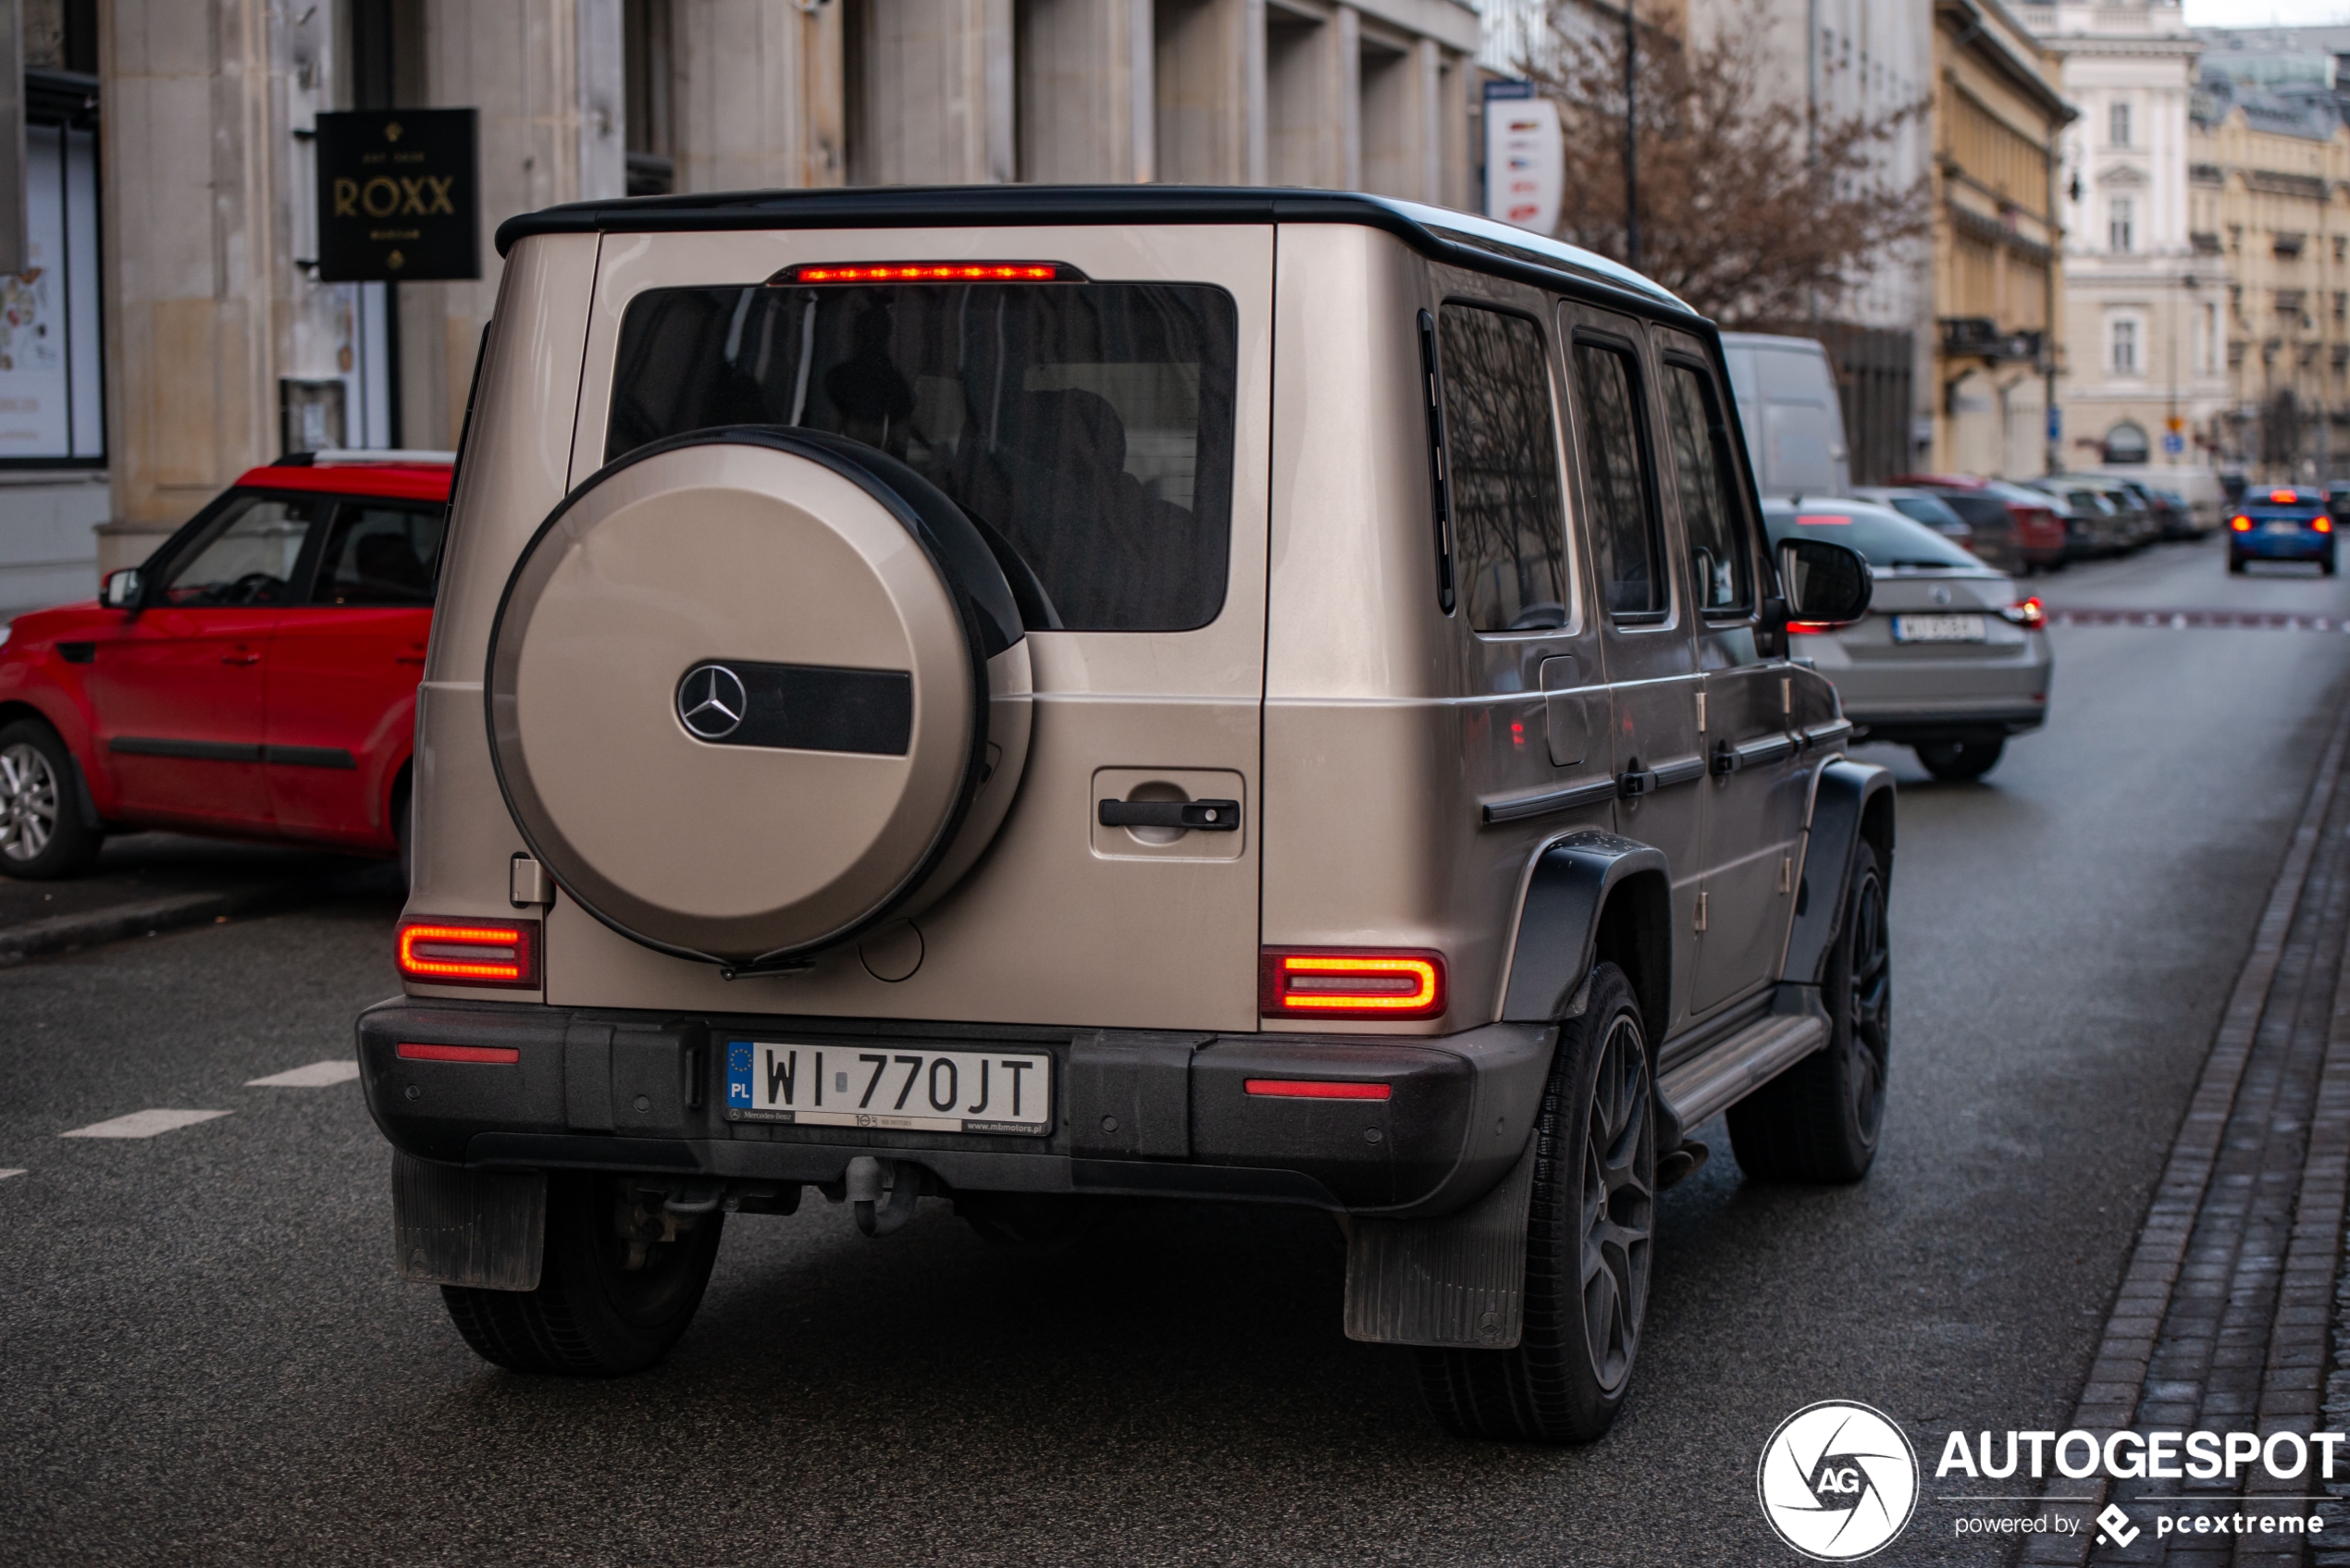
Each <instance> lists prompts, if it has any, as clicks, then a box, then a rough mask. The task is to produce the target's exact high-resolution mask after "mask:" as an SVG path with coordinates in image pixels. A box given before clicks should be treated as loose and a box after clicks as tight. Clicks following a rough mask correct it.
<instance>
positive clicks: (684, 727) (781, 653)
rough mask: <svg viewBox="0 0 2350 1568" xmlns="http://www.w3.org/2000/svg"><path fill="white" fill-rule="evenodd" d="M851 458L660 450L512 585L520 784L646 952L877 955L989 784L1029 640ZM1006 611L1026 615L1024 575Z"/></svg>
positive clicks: (596, 898) (499, 714)
mask: <svg viewBox="0 0 2350 1568" xmlns="http://www.w3.org/2000/svg"><path fill="white" fill-rule="evenodd" d="M845 444H846V443H838V442H834V441H828V440H825V439H823V438H813V439H810V438H803V437H800V436H798V434H796V433H795V432H792V431H789V430H761V431H755V432H754V431H743V430H730V431H715V432H705V433H702V434H699V435H696V436H688V437H681V438H675V439H674V440H670V441H665V442H662V443H658V444H657V445H655V446H652V447H649V448H646V449H643V450H641V451H638V452H636V453H633V454H631V455H629V456H627V457H625V458H623V459H621V460H619V461H618V462H616V463H613V464H612V465H611V466H610V467H608V468H606V469H604V470H602V471H601V472H600V473H599V474H597V475H594V476H593V477H591V478H590V479H589V480H588V481H587V483H586V484H584V485H582V486H581V487H580V488H578V489H577V490H575V491H574V492H573V493H572V495H571V496H570V497H568V498H567V499H566V500H564V502H563V504H562V505H561V506H559V507H557V508H556V510H555V512H554V513H553V515H551V516H550V517H549V518H548V520H547V521H546V523H545V524H544V525H541V526H540V528H539V530H538V534H537V535H536V536H535V537H533V538H532V539H531V542H530V544H529V545H528V546H527V547H526V549H524V551H523V554H522V557H521V559H520V560H519V561H518V562H516V563H515V567H514V571H513V576H512V577H511V578H510V579H509V580H508V582H507V585H506V591H505V595H504V597H503V599H501V602H500V605H499V611H498V618H497V621H496V623H495V624H494V625H493V626H492V628H491V632H490V643H489V668H488V671H487V680H486V683H485V692H484V696H485V700H486V706H487V709H488V718H489V743H490V753H491V758H492V760H493V763H494V764H495V767H496V770H497V774H498V781H499V786H500V788H501V790H502V791H503V793H504V795H505V797H506V802H507V805H508V807H509V808H510V809H512V811H513V816H514V820H515V821H516V823H517V824H518V825H519V826H520V828H521V829H522V832H523V836H524V838H525V840H526V842H527V843H528V845H529V846H530V848H531V850H532V852H533V853H534V854H536V855H537V856H538V858H540V859H541V860H542V861H543V862H544V863H545V864H546V865H547V867H548V869H549V870H550V871H552V872H553V874H554V877H555V880H556V882H557V883H559V884H560V885H561V886H562V888H563V891H564V892H565V893H567V894H568V895H571V896H572V897H573V898H574V899H575V900H576V901H577V902H578V903H579V904H580V905H581V906H582V907H585V908H587V910H588V911H589V912H590V913H592V914H593V915H595V916H596V918H597V919H599V920H602V921H603V922H604V923H605V924H607V925H609V926H612V928H613V929H615V930H617V931H619V932H623V933H624V934H625V935H627V936H630V937H633V938H634V939H636V940H637V941H638V942H641V943H644V944H645V945H648V946H651V947H656V948H659V949H662V951H665V952H671V953H675V954H678V955H680V956H685V957H699V958H706V959H711V960H712V961H716V962H721V963H725V964H730V965H743V964H748V963H754V962H758V961H761V960H767V961H773V960H775V959H778V958H782V957H788V956H790V955H792V954H795V953H799V952H804V951H807V950H810V949H813V948H817V947H821V946H824V945H829V944H831V943H835V942H838V941H840V940H842V939H844V938H846V937H847V936H849V935H852V934H854V933H855V932H858V931H860V930H861V929H863V928H865V927H867V926H869V925H871V924H872V923H873V922H874V921H876V920H880V919H882V918H884V916H886V915H887V914H888V913H889V911H890V909H891V908H892V907H893V906H894V905H895V904H897V902H898V901H900V900H901V899H902V898H903V897H904V896H905V895H907V894H908V893H909V892H911V891H913V890H914V889H915V888H917V887H918V886H919V885H920V884H921V882H922V881H923V879H924V877H925V876H926V875H928V873H929V872H930V870H932V868H933V867H934V864H935V862H936V860H937V858H939V857H940V856H941V855H942V854H944V853H945V851H946V847H947V845H948V841H949V839H950V838H951V837H952V836H953V834H954V832H955V829H956V827H957V826H958V824H959V821H960V820H961V818H962V815H963V812H964V810H965V809H966V808H967V807H968V806H969V803H970V800H971V795H972V794H973V793H974V791H975V790H976V788H977V787H978V784H979V783H980V781H981V779H982V777H983V765H982V764H983V756H984V752H985V749H986V746H987V739H988V736H987V675H986V662H985V661H986V658H987V655H988V653H989V652H990V651H991V650H990V649H989V648H987V647H986V646H985V645H986V643H988V642H990V641H1001V640H1002V637H1003V636H1004V633H1003V630H1002V628H1001V627H1000V625H999V624H998V623H996V620H995V619H994V618H993V617H991V616H988V615H985V614H983V613H980V612H979V607H976V606H975V604H974V602H973V595H972V594H971V591H970V590H969V588H968V586H966V585H963V584H960V583H959V582H958V581H957V580H956V579H955V576H954V575H953V573H952V572H950V569H949V568H948V567H947V566H946V565H945V564H943V563H942V559H943V557H944V556H946V555H949V554H951V555H953V556H954V557H955V558H956V559H957V561H958V562H960V564H959V566H957V567H956V568H955V569H954V570H955V571H959V572H963V573H966V574H967V573H968V572H969V571H970V562H969V557H970V555H971V551H969V550H968V549H954V550H951V551H942V550H941V549H938V548H937V541H936V540H935V539H934V538H933V537H931V535H932V528H931V525H927V524H925V522H924V521H923V519H922V517H921V514H920V513H919V512H918V511H917V509H916V508H915V507H914V506H913V505H911V504H909V501H908V500H907V499H906V498H905V497H904V496H902V495H900V494H898V493H897V489H895V488H892V487H891V486H890V485H889V484H887V483H885V482H884V481H883V480H882V479H881V478H880V477H878V476H877V475H876V473H875V472H874V470H873V469H872V468H869V467H867V466H866V465H864V464H862V463H857V462H855V461H853V460H852V459H851V458H850V457H847V456H844V455H843V453H842V451H840V450H839V449H840V447H841V446H843V445H845ZM876 455H878V454H876ZM925 499H926V500H929V501H930V502H931V503H933V504H932V508H931V509H932V510H934V504H935V502H936V501H937V500H943V499H944V498H943V497H935V496H934V497H929V498H925ZM952 521H953V522H954V523H956V524H959V525H962V526H963V527H965V528H968V527H969V526H970V525H969V522H968V520H967V519H965V518H963V517H962V516H961V515H960V514H959V513H956V514H955V515H954V517H953V519H952ZM978 554H979V556H980V557H981V558H983V560H984V561H985V562H986V566H985V568H984V569H988V570H993V569H994V562H993V560H992V558H988V557H986V556H985V551H984V550H983V549H981V550H980V551H979V552H978ZM980 597H981V599H984V600H986V601H990V602H993V601H995V600H997V599H1000V601H1001V602H1002V603H1003V604H1004V605H1007V606H1008V605H1009V604H1010V602H1011V599H1010V590H1009V588H1008V586H1006V585H1005V584H1004V583H1003V582H1002V581H1001V578H1000V575H999V576H998V577H997V579H996V582H994V583H993V584H990V585H983V590H982V593H981V596H980ZM1010 636H1012V637H1014V638H1017V637H1018V636H1019V626H1018V623H1017V621H1014V622H1013V623H1012V624H1011V626H1010Z"/></svg>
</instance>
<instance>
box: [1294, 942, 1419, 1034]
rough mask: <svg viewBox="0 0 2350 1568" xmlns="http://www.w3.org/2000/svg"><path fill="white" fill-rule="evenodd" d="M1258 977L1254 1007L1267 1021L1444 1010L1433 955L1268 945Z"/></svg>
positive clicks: (1411, 951)
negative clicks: (1260, 980)
mask: <svg viewBox="0 0 2350 1568" xmlns="http://www.w3.org/2000/svg"><path fill="white" fill-rule="evenodd" d="M1260 973H1261V976H1262V982H1261V985H1260V988H1259V994H1258V1006H1259V1010H1260V1011H1261V1012H1263V1014H1264V1015H1265V1016H1266V1017H1267V1018H1268V1019H1273V1018H1321V1019H1432V1018H1434V1017H1436V1016H1437V1015H1438V1014H1440V1013H1441V1012H1442V1011H1443V1010H1444V958H1443V956H1442V955H1441V954H1438V953H1429V952H1424V951H1419V950H1414V949H1404V950H1386V949H1379V950H1372V949H1365V948H1345V947H1338V948H1303V947H1268V948H1266V949H1265V956H1264V967H1263V969H1262V970H1261V971H1260Z"/></svg>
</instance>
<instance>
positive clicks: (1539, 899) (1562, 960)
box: [1502, 833, 1673, 1047]
mask: <svg viewBox="0 0 2350 1568" xmlns="http://www.w3.org/2000/svg"><path fill="white" fill-rule="evenodd" d="M1623 897H1629V898H1631V899H1633V900H1635V901H1636V903H1635V908H1634V916H1633V918H1634V922H1635V930H1636V932H1638V934H1639V943H1640V947H1641V953H1640V964H1639V969H1640V972H1639V974H1637V975H1634V976H1633V977H1632V985H1633V989H1634V990H1635V991H1637V992H1639V997H1640V1011H1641V1013H1642V1015H1643V1020H1644V1021H1645V1022H1646V1023H1647V1025H1648V1031H1649V1039H1650V1041H1651V1043H1652V1047H1653V1045H1656V1044H1662V1043H1664V1026H1665V1024H1666V1023H1667V1022H1668V1021H1669V1019H1670V1016H1671V1012H1672V1006H1673V938H1672V925H1673V914H1672V909H1673V883H1672V874H1671V868H1670V867H1669V866H1667V864H1666V863H1665V859H1664V851H1663V850H1661V849H1658V848H1656V847H1655V846H1652V845H1646V844H1641V843H1639V842H1638V841H1637V840H1634V839H1628V838H1618V837H1617V836H1616V835H1615V834H1614V833H1570V834H1568V835H1567V836H1566V837H1565V838H1562V839H1557V840H1554V841H1552V843H1550V844H1547V845H1545V846H1543V847H1542V849H1541V852H1540V854H1539V855H1538V856H1537V857H1536V858H1535V861H1534V867H1533V870H1532V871H1531V872H1530V873H1529V874H1528V876H1527V883H1526V896H1525V898H1524V899H1523V900H1522V901H1521V902H1520V904H1519V907H1518V918H1517V932H1516V936H1515V941H1514V943H1513V945H1512V948H1511V953H1510V969H1509V982H1508V985H1507V987H1506V988H1505V989H1504V991H1503V996H1502V1019H1503V1022H1507V1023H1555V1022H1556V1021H1558V1020H1559V1019H1565V1018H1573V1017H1575V1016H1576V1013H1577V1010H1578V1009H1579V1008H1580V1006H1582V1000H1583V983H1584V982H1585V981H1586V980H1587V979H1588V978H1589V975H1590V973H1591V966H1592V964H1593V963H1594V962H1595V961H1596V960H1597V957H1598V953H1599V939H1600V926H1601V921H1602V918H1603V917H1604V916H1605V914H1606V912H1607V909H1608V906H1609V904H1610V902H1611V900H1613V899H1616V898H1623Z"/></svg>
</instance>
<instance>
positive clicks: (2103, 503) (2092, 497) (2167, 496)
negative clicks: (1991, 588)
mask: <svg viewBox="0 0 2350 1568" xmlns="http://www.w3.org/2000/svg"><path fill="white" fill-rule="evenodd" d="M1894 485H1895V487H1896V488H1891V489H1881V490H1879V489H1870V490H1862V491H1861V492H1860V494H1861V495H1862V496H1864V497H1866V498H1868V499H1870V500H1881V501H1883V502H1885V503H1886V504H1887V505H1891V506H1894V507H1895V508H1897V509H1898V510H1899V511H1901V512H1903V513H1904V514H1905V515H1908V516H1911V517H1915V518H1918V519H1919V521H1921V522H1924V523H1926V524H1927V525H1929V526H1936V519H1935V518H1934V517H1932V516H1929V515H1927V514H1926V510H1925V507H1924V504H1923V502H1924V500H1929V499H1930V500H1940V501H1942V502H1943V503H1944V504H1946V505H1947V506H1948V508H1949V509H1950V510H1951V511H1953V512H1957V513H1958V515H1959V517H1960V521H1962V522H1964V523H1965V524H1967V525H1968V527H1969V530H1970V533H1969V535H1967V536H1963V537H1961V536H1957V535H1952V534H1950V532H1949V530H1948V528H1947V527H1942V528H1940V529H1939V531H1941V532H1942V533H1944V534H1945V535H1946V536H1947V537H1955V538H1958V540H1959V542H1960V544H1961V545H1963V546H1964V547H1965V548H1966V549H1969V550H1971V551H1972V552H1973V553H1974V554H1975V555H1976V556H1978V557H1980V558H1981V559H1982V560H1983V562H1985V564H1986V565H1990V566H1993V567H1996V568H1997V569H1998V570H2000V571H2003V572H2009V573H2012V574H2017V575H2023V574H2028V573H2031V572H2035V571H2048V572H2054V571H2061V570H2062V569H2063V568H2064V567H2065V565H2066V564H2067V563H2069V562H2074V561H2090V560H2096V559H2098V558H2100V557H2105V556H2113V555H2124V554H2127V553H2129V552H2130V551H2132V550H2135V549H2143V548H2144V547H2146V545H2149V544H2152V543H2154V542H2155V541H2157V540H2158V539H2195V538H2200V537H2203V535H2204V534H2205V533H2206V532H2208V530H2207V529H2206V528H2205V527H2204V526H2203V525H2202V524H2201V523H2200V522H2199V521H2198V520H2197V519H2196V516H2195V510H2194V508H2193V507H2191V506H2190V505H2189V504H2188V502H2187V500H2186V498H2185V497H2184V496H2183V495H2182V494H2181V493H2179V492H2178V491H2176V490H2171V489H2166V488H2162V487H2160V486H2156V485H2148V484H2146V483H2145V482H2144V481H2141V480H2137V479H2126V478H2120V477H2116V476H2114V475H2105V474H2055V475H2047V476H2045V477H2043V478H2038V479H2030V480H2025V481H2023V482H2022V483H2010V482H2009V481H2007V480H2002V479H1980V478H1976V477H1973V475H1943V474H1912V475H1903V476H1902V477H1900V478H1899V479H1896V480H1895V481H1894ZM2002 511H2004V512H2005V513H2006V516H2005V518H2004V519H2003V518H2002V517H2001V515H2000V512H2002Z"/></svg>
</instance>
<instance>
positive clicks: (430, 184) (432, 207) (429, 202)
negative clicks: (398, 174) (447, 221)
mask: <svg viewBox="0 0 2350 1568" xmlns="http://www.w3.org/2000/svg"><path fill="white" fill-rule="evenodd" d="M455 182H456V177H455V176H454V175H451V176H450V177H449V178H448V179H435V178H434V177H433V176H431V175H429V174H428V175H426V176H425V177H424V178H422V179H402V180H401V182H400V190H401V193H402V196H403V197H404V198H405V200H404V201H403V202H402V204H401V208H400V210H401V211H402V212H403V213H424V214H427V215H429V214H432V213H447V214H448V215H449V216H451V217H454V216H457V209H456V208H455V207H452V206H451V205H450V204H449V187H450V186H451V185H452V184H454V183H455Z"/></svg>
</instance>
